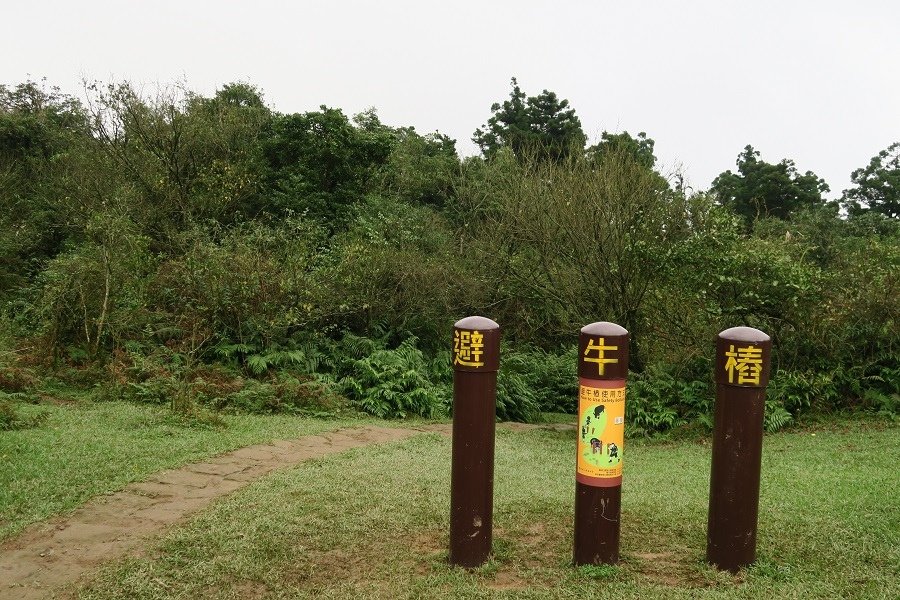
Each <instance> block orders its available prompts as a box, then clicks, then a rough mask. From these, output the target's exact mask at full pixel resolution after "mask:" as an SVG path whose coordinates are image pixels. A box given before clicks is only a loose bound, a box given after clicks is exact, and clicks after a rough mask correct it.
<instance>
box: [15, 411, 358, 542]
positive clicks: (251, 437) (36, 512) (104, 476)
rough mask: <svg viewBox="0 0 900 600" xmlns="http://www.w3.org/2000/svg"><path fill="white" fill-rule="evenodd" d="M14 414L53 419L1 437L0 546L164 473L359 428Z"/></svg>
mask: <svg viewBox="0 0 900 600" xmlns="http://www.w3.org/2000/svg"><path fill="white" fill-rule="evenodd" d="M16 410H17V411H19V412H20V413H21V414H22V415H23V416H28V415H32V414H35V413H38V412H49V416H48V418H47V420H46V421H45V422H43V423H42V424H41V425H40V426H39V427H36V428H32V429H23V430H17V431H0V540H2V539H4V538H7V537H10V536H12V535H14V534H16V533H17V532H19V531H21V530H22V529H23V528H24V527H25V526H26V525H28V524H29V523H33V522H35V521H40V520H42V519H46V518H47V517H50V516H52V515H56V514H59V513H63V512H65V511H67V510H70V509H72V508H74V507H76V506H78V505H80V504H82V503H84V502H85V501H86V500H87V499H88V498H90V497H92V496H95V495H97V494H103V493H110V492H114V491H116V490H119V489H121V488H122V487H124V486H125V485H126V484H127V483H129V482H132V481H136V480H141V479H144V478H146V477H147V476H148V475H149V474H151V473H154V472H155V471H159V470H160V469H165V468H170V467H174V466H179V465H182V464H185V463H188V462H192V461H195V460H199V459H201V458H205V457H208V456H211V455H214V454H218V453H220V452H225V451H228V450H232V449H234V448H239V447H241V446H246V445H250V444H257V443H262V442H268V441H270V440H273V439H276V438H295V437H299V436H302V435H307V434H312V433H318V432H321V431H325V430H331V429H337V428H338V427H342V426H346V425H351V424H358V423H359V421H351V420H346V419H345V420H322V419H307V418H301V417H296V416H254V415H235V416H224V417H223V418H224V420H225V423H226V427H224V428H209V427H208V428H203V427H197V426H192V425H191V423H189V422H184V421H182V420H179V419H178V418H176V417H174V416H173V414H172V412H171V411H169V410H168V409H167V408H164V407H153V406H144V405H137V404H130V403H124V402H98V403H90V402H79V403H75V404H69V405H64V406H56V405H48V404H42V405H39V406H32V405H28V404H20V405H18V406H17V408H16Z"/></svg>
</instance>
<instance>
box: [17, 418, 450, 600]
mask: <svg viewBox="0 0 900 600" xmlns="http://www.w3.org/2000/svg"><path fill="white" fill-rule="evenodd" d="M423 431H437V432H441V433H449V432H450V426H449V425H437V426H429V427H426V428H422V429H392V428H386V427H363V428H358V429H344V430H339V431H335V432H332V433H326V434H321V435H312V436H306V437H302V438H298V439H296V440H291V441H277V442H274V443H272V444H266V445H257V446H248V447H246V448H241V449H240V450H235V451H234V452H230V453H228V454H222V455H220V456H216V457H214V458H211V459H209V460H208V461H206V462H202V463H194V464H190V465H186V466H184V467H181V468H179V469H173V470H167V471H160V472H159V473H156V474H154V475H153V476H151V477H150V478H149V479H148V480H146V481H143V482H140V483H132V484H130V485H128V486H127V487H126V488H125V489H124V490H122V491H121V492H118V493H116V494H112V495H110V496H101V497H98V498H94V499H93V500H90V501H89V502H88V503H87V504H85V505H83V506H82V507H81V508H78V509H77V510H75V512H73V513H72V514H70V515H69V516H67V517H65V518H62V517H60V518H56V519H51V520H49V521H45V522H43V523H39V524H36V525H34V526H32V527H30V528H28V529H27V530H25V532H24V533H22V534H21V535H19V536H17V537H16V538H13V539H11V540H8V541H6V542H4V543H3V544H0V598H3V599H5V600H19V599H22V600H24V599H32V598H43V597H45V596H47V595H49V594H50V593H51V591H52V590H53V589H54V588H57V587H59V586H61V585H63V584H65V583H69V582H72V581H75V580H76V579H78V578H79V577H80V576H81V575H82V574H84V573H86V572H88V571H91V570H93V569H95V568H96V567H98V566H99V565H100V564H102V563H104V562H107V561H109V560H112V559H115V558H118V557H120V556H123V555H125V554H126V553H128V552H129V551H131V550H133V549H135V548H136V547H138V546H140V545H141V544H142V543H143V542H144V541H145V540H146V539H147V538H148V537H150V536H153V535H157V534H159V533H161V532H162V531H164V530H165V529H167V528H168V527H170V526H171V525H173V524H174V523H176V522H178V521H181V520H183V519H184V518H185V517H187V516H189V515H191V514H192V513H194V512H196V511H198V510H200V509H202V508H204V507H206V506H207V505H209V504H210V503H211V502H212V501H213V500H215V499H216V498H219V497H221V496H224V495H225V494H229V493H231V492H233V491H235V490H237V489H239V488H242V487H244V486H245V485H247V484H248V483H250V482H251V481H253V480H254V479H257V478H259V477H262V476H263V475H265V474H267V473H269V472H271V471H274V470H275V469H278V468H281V467H287V466H291V465H296V464H297V463H300V462H303V461H305V460H308V459H311V458H320V457H323V456H328V455H330V454H335V453H338V452H343V451H345V450H349V449H351V448H359V447H360V446H367V445H370V444H378V443H383V442H391V441H396V440H403V439H406V438H409V437H411V436H413V435H416V434H418V433H421V432H423Z"/></svg>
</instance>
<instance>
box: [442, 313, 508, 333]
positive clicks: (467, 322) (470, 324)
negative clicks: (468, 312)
mask: <svg viewBox="0 0 900 600" xmlns="http://www.w3.org/2000/svg"><path fill="white" fill-rule="evenodd" d="M453 326H454V327H455V328H456V329H477V330H478V331H490V330H492V329H500V325H498V324H497V322H496V321H492V320H490V319H488V318H487V317H479V316H477V315H476V316H472V317H466V318H465V319H460V320H459V321H457V322H456V323H454V325H453Z"/></svg>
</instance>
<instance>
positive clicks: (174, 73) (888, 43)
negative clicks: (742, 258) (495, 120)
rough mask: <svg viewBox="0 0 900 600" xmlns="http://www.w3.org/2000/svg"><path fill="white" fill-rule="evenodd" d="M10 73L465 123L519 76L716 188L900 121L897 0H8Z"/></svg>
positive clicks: (881, 136) (876, 135)
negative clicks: (249, 90)
mask: <svg viewBox="0 0 900 600" xmlns="http://www.w3.org/2000/svg"><path fill="white" fill-rule="evenodd" d="M3 4H4V5H3V7H2V10H0V15H2V19H0V83H5V84H15V83H19V82H21V81H24V80H25V79H26V78H28V77H32V78H40V77H47V79H48V83H51V84H54V85H58V86H60V87H61V88H62V89H63V90H64V91H68V92H72V93H80V89H81V84H80V82H81V80H82V79H83V78H89V79H101V80H104V81H108V80H120V79H128V80H131V81H133V82H137V83H145V84H152V83H154V82H161V83H169V82H174V81H186V82H187V84H188V86H189V87H191V88H192V89H194V90H195V91H198V92H201V93H208V94H209V93H213V92H214V91H215V90H216V88H217V87H220V86H221V85H222V84H224V83H228V82H232V81H237V80H241V81H248V82H250V83H253V84H255V85H257V86H259V87H260V88H262V90H263V91H264V92H265V97H266V101H267V103H268V104H270V105H271V106H272V107H274V108H275V109H276V110H278V111H280V112H301V111H307V110H315V109H316V108H317V107H318V106H319V105H320V104H327V105H329V106H334V107H339V108H342V109H343V110H344V111H345V112H346V113H347V114H348V115H350V114H354V113H357V112H360V111H362V110H364V109H366V108H368V107H373V106H374V107H375V108H376V109H377V110H378V113H379V115H380V116H381V119H382V121H383V122H385V123H387V124H389V125H394V126H399V125H413V126H415V127H416V129H417V130H418V131H419V132H420V133H426V132H430V131H435V130H439V131H440V132H442V133H446V134H448V135H450V136H451V137H453V138H456V139H457V140H458V143H457V147H458V148H459V150H460V151H461V152H462V153H463V154H474V153H476V152H477V147H476V146H475V145H474V144H473V143H472V142H471V140H470V138H471V136H472V132H473V131H474V130H475V128H476V127H478V126H479V125H481V124H483V123H484V122H485V121H486V120H487V118H488V117H489V116H490V106H491V104H492V103H493V102H496V101H500V100H503V99H504V98H506V97H507V96H508V94H509V90H510V88H509V79H510V77H512V76H515V77H517V78H518V80H519V84H520V85H521V86H522V89H523V90H524V91H525V92H527V93H528V94H529V95H535V94H537V93H539V92H540V91H541V90H543V89H549V90H552V91H554V92H556V93H557V94H559V96H561V97H563V98H567V99H568V100H569V101H570V102H571V104H572V106H573V107H574V108H575V110H576V112H577V114H578V116H579V117H580V118H581V122H582V125H583V127H584V130H585V132H586V133H587V134H588V135H589V136H590V138H591V140H592V141H594V140H596V139H597V138H598V137H599V135H600V133H601V132H602V131H604V130H607V131H616V132H617V131H622V130H627V131H629V132H631V133H632V134H636V133H637V132H639V131H646V132H647V134H648V135H649V136H650V137H652V138H653V139H655V140H656V154H657V156H658V157H659V158H660V160H661V162H662V163H663V164H662V166H663V169H664V170H668V169H672V168H674V167H677V166H681V167H682V168H683V170H684V171H685V173H686V174H687V178H688V181H689V183H690V184H691V185H692V186H694V187H695V188H698V189H700V188H707V187H708V186H709V184H710V182H711V181H712V179H713V178H714V177H715V176H716V175H718V174H719V173H720V172H722V171H724V170H726V169H730V168H731V169H733V168H734V162H735V159H736V157H737V155H738V153H739V152H740V151H741V149H742V148H743V147H744V146H745V145H747V144H752V145H753V146H754V147H755V148H756V149H757V150H759V151H760V152H761V153H762V158H763V159H764V160H767V161H769V162H778V161H779V160H781V159H782V158H791V159H794V160H795V162H796V164H797V168H798V169H799V170H800V171H806V170H812V171H814V172H816V173H817V174H818V175H819V176H821V177H824V178H825V180H826V181H827V182H828V184H829V185H830V186H831V189H832V192H831V194H830V196H831V197H834V196H837V195H839V194H840V192H841V190H843V189H845V188H846V187H848V186H849V185H850V172H851V171H852V170H853V169H855V168H858V167H861V166H864V165H865V164H867V163H868V161H869V159H870V158H871V157H872V156H873V155H874V154H876V153H877V152H878V151H879V150H882V149H883V148H886V147H887V146H888V145H889V144H891V143H892V142H895V141H898V140H900V2H890V1H883V2H875V1H860V2H852V3H851V2H834V1H828V0H825V1H820V2H812V1H809V2H787V1H782V2H769V1H754V2H747V1H746V0H744V1H741V2H730V1H721V0H719V1H702V2H700V1H697V2H690V1H687V0H686V1H683V2H674V1H670V2H662V1H645V2H622V1H619V2H606V1H597V2H568V3H563V2H553V3H551V2H528V1H524V0H520V1H517V2H516V1H503V2H489V1H487V0H484V1H483V2H469V1H460V0H456V1H451V2H447V1H445V2H427V1H424V0H422V1H418V2H391V1H390V0H382V1H381V2H348V1H332V2H299V1H298V2H277V1H270V0H258V1H255V2H251V1H248V0H242V1H239V2H233V1H229V0H219V1H216V2H207V1H204V2H199V1H197V2H192V1H190V0H181V1H179V2H171V1H148V2H140V3H138V2H126V1H120V2H112V1H100V0H84V1H81V2H78V1H76V0H73V1H69V2H41V1H39V0H33V1H31V2H16V3H14V4H13V3H11V2H4V3H3Z"/></svg>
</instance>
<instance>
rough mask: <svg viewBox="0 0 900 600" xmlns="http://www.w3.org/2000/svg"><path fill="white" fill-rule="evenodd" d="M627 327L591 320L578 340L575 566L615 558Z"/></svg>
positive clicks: (621, 455) (600, 562)
mask: <svg viewBox="0 0 900 600" xmlns="http://www.w3.org/2000/svg"><path fill="white" fill-rule="evenodd" d="M627 376H628V331H626V330H625V329H624V328H623V327H620V326H619V325H616V324H615V323H607V322H600V323H592V324H590V325H587V326H585V327H583V328H582V329H581V335H580V336H579V338H578V383H579V385H578V428H577V435H578V452H577V459H576V469H575V551H574V563H575V565H576V566H578V565H595V564H614V563H616V562H618V560H619V524H620V523H619V514H620V511H621V498H622V460H623V452H624V446H625V444H624V441H625V438H624V434H625V379H626V378H627Z"/></svg>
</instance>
